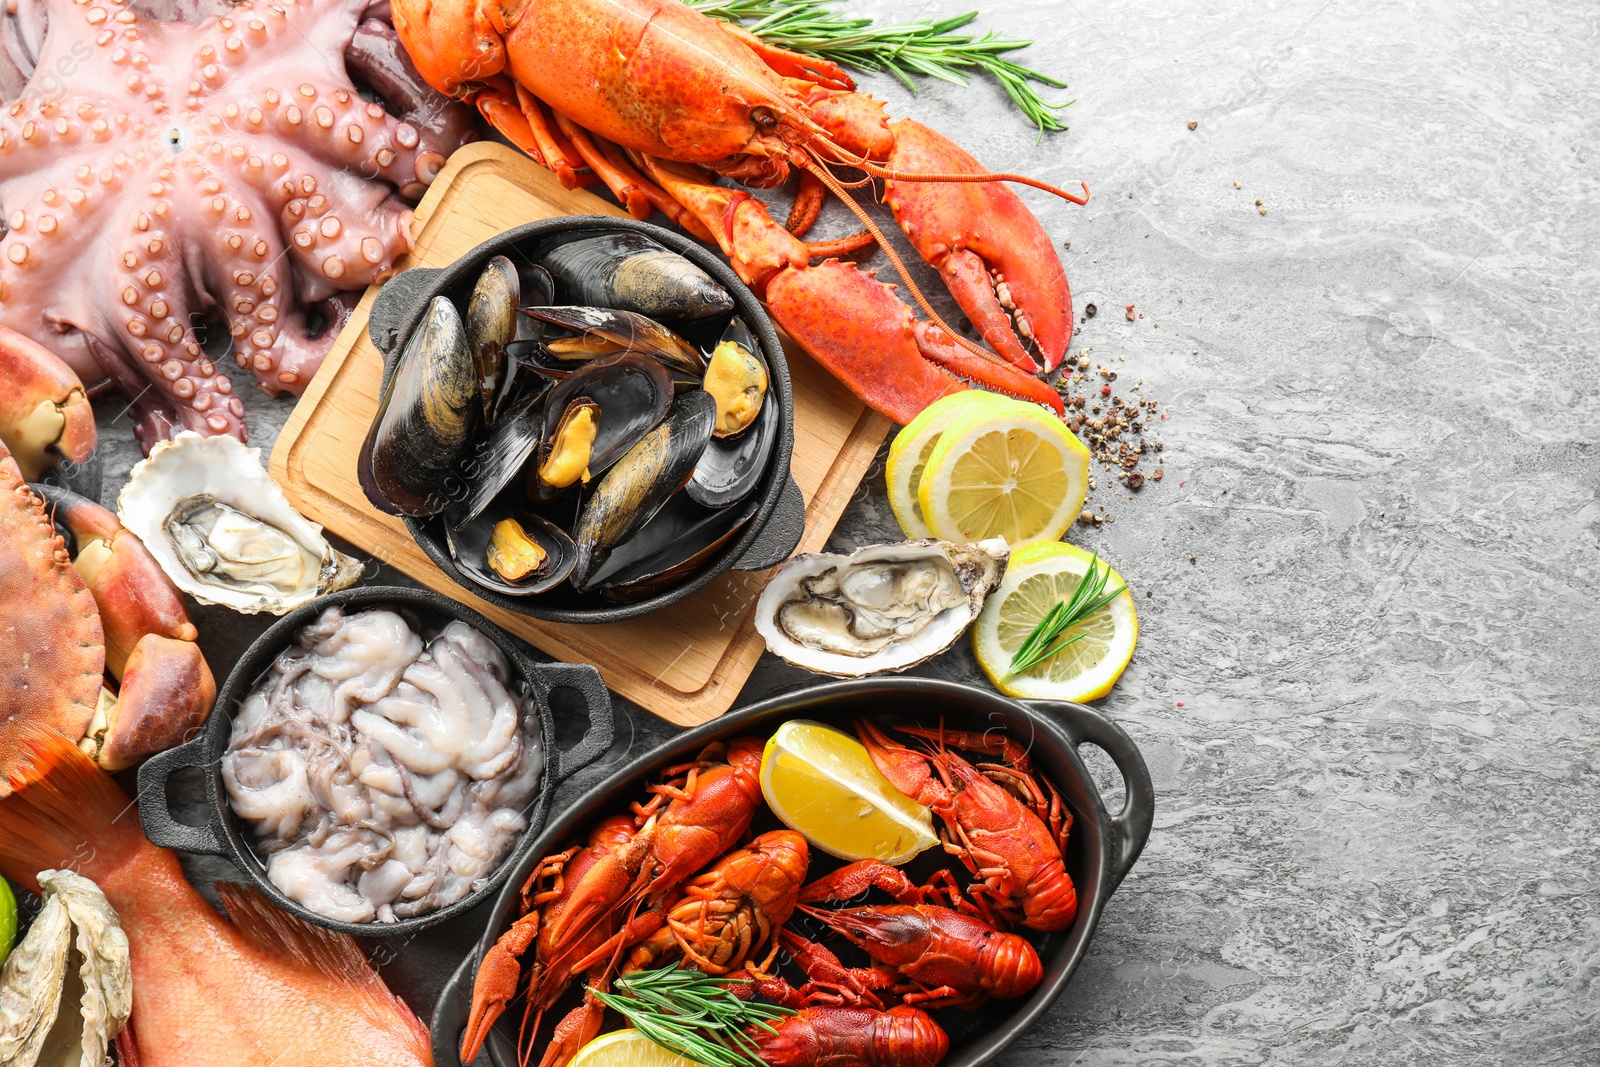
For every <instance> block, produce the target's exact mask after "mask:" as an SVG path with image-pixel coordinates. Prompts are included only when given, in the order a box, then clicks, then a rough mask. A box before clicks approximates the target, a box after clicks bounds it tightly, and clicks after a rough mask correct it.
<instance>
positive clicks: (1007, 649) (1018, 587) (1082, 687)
mask: <svg viewBox="0 0 1600 1067" xmlns="http://www.w3.org/2000/svg"><path fill="white" fill-rule="evenodd" d="M1091 559H1093V556H1092V555H1091V554H1090V553H1088V552H1085V551H1084V550H1083V549H1081V548H1079V547H1078V546H1077V545H1068V544H1063V543H1062V542H1059V541H1049V542H1045V543H1043V544H1037V545H1030V546H1029V547H1027V548H1024V549H1021V550H1020V551H1017V552H1013V553H1012V554H1011V560H1010V562H1009V563H1007V565H1006V574H1005V577H1004V578H1002V579H1001V580H1000V585H999V588H997V589H996V590H995V591H994V592H993V593H991V594H990V595H989V601H988V603H986V604H985V605H984V606H983V613H982V614H981V615H979V616H978V623H977V625H976V626H974V627H973V628H972V650H973V652H974V653H975V654H976V655H977V657H978V664H979V666H981V667H982V668H983V670H984V673H985V674H987V675H988V676H989V681H991V682H993V683H994V687H995V688H996V689H998V690H1000V692H1002V693H1004V694H1006V695H1007V696H1013V697H1032V698H1039V699H1047V700H1080V701H1082V700H1098V699H1099V698H1101V697H1103V696H1105V695H1106V694H1107V693H1109V692H1111V687H1112V686H1113V685H1114V684H1116V681H1117V678H1118V677H1120V676H1121V674H1122V670H1123V668H1124V667H1126V666H1127V665H1128V661H1129V660H1130V659H1132V658H1133V647H1134V645H1135V644H1136V643H1137V641H1138V639H1139V616H1138V615H1137V614H1136V613H1135V612H1134V608H1133V594H1132V593H1129V592H1127V591H1126V590H1127V583H1126V582H1124V581H1123V580H1122V576H1121V575H1120V574H1118V573H1117V572H1116V571H1112V572H1111V574H1110V575H1109V576H1108V577H1107V579H1106V590H1107V591H1110V590H1112V589H1115V588H1117V587H1118V586H1122V587H1123V590H1124V591H1123V593H1122V595H1121V596H1119V597H1117V598H1116V599H1115V600H1113V601H1111V603H1109V604H1107V605H1106V606H1105V608H1104V609H1102V610H1101V611H1097V612H1095V613H1094V614H1093V615H1091V616H1089V617H1088V618H1087V619H1085V620H1084V621H1083V622H1081V623H1079V624H1077V625H1076V626H1073V627H1070V628H1069V629H1068V630H1067V631H1066V632H1065V633H1063V634H1061V638H1066V637H1071V636H1072V635H1074V634H1076V633H1080V632H1081V633H1082V634H1083V637H1082V639H1081V640H1078V641H1074V642H1073V643H1072V644H1070V645H1068V646H1067V647H1066V648H1064V649H1062V650H1061V651H1060V652H1058V653H1056V654H1055V655H1054V656H1052V657H1050V658H1049V659H1047V660H1043V661H1041V662H1039V663H1036V664H1034V665H1033V666H1032V667H1030V668H1028V669H1027V670H1025V671H1023V672H1022V673H1021V674H1016V675H1010V676H1009V677H1008V676H1007V672H1008V671H1009V670H1010V669H1011V657H1012V656H1014V655H1015V654H1016V651H1017V649H1019V648H1021V647H1022V642H1023V641H1025V640H1027V637H1028V635H1029V634H1030V633H1032V632H1033V628H1034V627H1035V626H1037V625H1038V624H1039V620H1040V619H1042V618H1044V616H1045V613H1046V612H1048V611H1049V610H1050V609H1051V608H1053V607H1054V606H1055V605H1056V604H1058V603H1060V602H1061V601H1063V600H1066V599H1068V598H1069V597H1071V596H1072V591H1073V589H1074V588H1076V586H1077V584H1078V579H1080V578H1082V577H1083V575H1084V573H1085V572H1086V571H1087V570H1088V569H1089V561H1090V560H1091ZM1105 565H1106V564H1105V561H1104V560H1102V561H1101V566H1105ZM1058 640H1060V638H1058Z"/></svg>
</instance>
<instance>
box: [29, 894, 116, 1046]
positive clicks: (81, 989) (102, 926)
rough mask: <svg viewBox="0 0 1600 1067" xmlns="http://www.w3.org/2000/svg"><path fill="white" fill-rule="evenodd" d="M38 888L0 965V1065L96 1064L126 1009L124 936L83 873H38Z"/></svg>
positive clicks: (114, 913)
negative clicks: (28, 919)
mask: <svg viewBox="0 0 1600 1067" xmlns="http://www.w3.org/2000/svg"><path fill="white" fill-rule="evenodd" d="M39 892H40V895H41V896H43V897H44V907H43V908H42V909H40V911H39V915H38V918H36V919H34V921H33V926H32V927H30V928H29V930H28V936H27V937H25V938H23V939H22V944H20V945H18V946H17V948H16V951H15V952H13V953H12V954H11V955H10V956H9V957H8V958H7V959H6V965H5V968H4V969H3V970H0V1063H4V1064H6V1065H7V1067H34V1065H35V1064H37V1063H40V1062H41V1059H40V1057H41V1056H43V1057H45V1058H44V1060H43V1062H44V1063H49V1064H52V1065H53V1064H67V1063H75V1064H78V1067H100V1065H101V1064H102V1063H108V1062H110V1061H109V1060H108V1059H107V1056H106V1053H107V1052H108V1051H109V1048H110V1044H111V1041H112V1039H114V1038H115V1037H116V1036H117V1034H119V1033H121V1032H122V1027H123V1026H124V1024H126V1023H127V1021H128V1015H129V1013H130V1012H131V1011H132V1009H133V970H132V966H131V964H130V961H129V957H128V935H127V934H125V933H123V931H122V925H121V924H120V923H119V922H118V921H117V913H116V912H114V911H112V910H111V905H110V904H108V903H107V902H106V898H105V894H104V893H102V892H100V887H99V886H97V885H95V884H94V883H93V882H91V881H89V879H87V878H83V877H80V876H79V875H76V874H73V873H72V872H71V871H40V872H39ZM74 935H76V936H74ZM73 963H76V964H77V967H76V969H74V968H72V967H71V964H73ZM69 998H73V999H74V1000H75V1001H76V1002H75V1003H73V1002H69ZM80 1050H81V1051H80Z"/></svg>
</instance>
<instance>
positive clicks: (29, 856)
mask: <svg viewBox="0 0 1600 1067" xmlns="http://www.w3.org/2000/svg"><path fill="white" fill-rule="evenodd" d="M11 732H12V737H13V738H14V739H15V740H16V743H17V751H16V755H15V756H14V757H12V758H11V759H10V760H9V761H8V762H9V766H10V772H9V773H8V774H7V776H6V779H5V780H4V781H3V782H0V793H4V794H7V795H3V796H0V874H3V875H5V876H6V877H7V878H9V879H10V880H11V881H13V882H16V883H18V884H19V885H22V886H24V887H25V888H27V889H28V890H29V891H30V892H35V893H37V892H38V891H39V883H38V882H37V881H36V880H35V875H37V874H38V873H39V872H40V871H47V870H50V869H51V868H60V869H63V870H69V871H74V872H76V873H78V874H81V875H83V876H84V877H85V878H88V879H90V880H91V881H94V882H102V881H104V880H105V876H106V874H107V873H108V872H111V871H114V870H116V869H117V868H118V867H120V866H121V865H122V864H123V863H125V862H127V861H128V860H129V859H131V858H133V856H135V855H136V854H138V853H139V852H140V851H141V850H143V849H147V848H150V847H151V846H150V845H149V844H148V843H147V842H146V841H145V839H144V834H143V832H142V831H141V830H140V829H139V816H138V812H137V811H136V810H135V808H134V806H133V802H132V801H131V800H129V799H128V794H126V793H124V792H123V791H122V789H121V788H120V787H119V786H118V785H117V783H116V782H115V781H113V780H112V779H111V776H110V775H108V774H106V773H105V772H104V771H102V770H101V769H100V768H99V767H96V766H95V764H94V761H93V760H91V759H90V758H89V757H88V756H86V755H84V754H83V752H81V751H80V750H79V749H78V746H77V745H75V744H73V743H72V742H71V741H69V740H67V739H66V738H65V737H62V736H61V735H60V734H59V733H56V732H55V731H54V730H51V729H49V728H48V727H43V726H39V725H37V724H35V723H15V724H13V725H12V726H11Z"/></svg>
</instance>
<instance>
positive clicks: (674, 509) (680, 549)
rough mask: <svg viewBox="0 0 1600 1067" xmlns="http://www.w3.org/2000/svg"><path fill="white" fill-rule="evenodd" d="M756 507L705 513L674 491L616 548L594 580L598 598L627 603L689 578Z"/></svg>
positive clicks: (736, 534)
mask: <svg viewBox="0 0 1600 1067" xmlns="http://www.w3.org/2000/svg"><path fill="white" fill-rule="evenodd" d="M756 510H757V509H756V505H755V504H754V503H753V502H747V503H746V504H744V505H743V506H741V507H737V508H728V509H725V510H722V511H707V510H706V509H704V508H701V507H699V506H698V505H696V504H695V503H694V502H693V501H691V500H690V499H689V498H688V496H687V495H685V494H683V493H679V494H678V495H677V496H674V497H673V498H672V499H671V500H669V501H667V503H666V504H665V505H663V506H662V508H661V510H660V511H658V512H656V515H655V518H653V519H651V520H650V521H649V522H647V523H645V524H644V527H643V528H642V529H641V530H640V531H639V532H638V533H637V534H635V535H634V536H633V537H632V538H631V539H629V540H628V541H627V542H626V543H624V544H622V545H619V546H617V549H616V551H614V552H613V553H612V554H611V558H610V559H609V560H607V562H606V565H605V568H604V569H603V570H602V571H601V572H600V573H599V574H597V575H596V576H595V579H594V583H593V584H594V585H595V587H596V588H598V589H599V590H600V595H601V596H603V597H605V598H606V599H607V600H611V601H615V602H617V603H632V602H633V601H635V600H643V599H644V598H645V597H648V596H653V595H655V594H656V593H659V592H662V591H663V590H665V589H669V588H671V587H672V586H674V585H677V584H678V583H679V582H681V581H683V580H684V579H685V578H688V577H689V576H691V575H692V574H694V573H695V572H696V571H698V570H699V569H700V568H701V567H703V566H705V565H706V564H707V563H709V562H710V561H711V560H712V558H713V557H715V556H716V554H717V553H718V552H720V551H722V549H723V548H724V547H725V546H726V545H728V544H729V543H730V542H731V541H732V540H733V539H734V538H735V537H737V536H738V534H739V531H740V530H742V529H744V526H745V523H747V522H749V521H750V519H751V517H752V516H754V515H755V513H756Z"/></svg>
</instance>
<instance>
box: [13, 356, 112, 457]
mask: <svg viewBox="0 0 1600 1067" xmlns="http://www.w3.org/2000/svg"><path fill="white" fill-rule="evenodd" d="M0 382H4V383H5V388H3V389H0V442H4V443H5V445H6V446H7V447H8V448H9V449H10V451H11V458H12V459H14V460H15V461H16V463H17V466H18V467H19V468H21V471H22V476H23V477H24V478H26V479H28V480H29V481H34V480H36V479H37V478H39V477H40V476H41V475H43V474H44V473H45V472H46V471H48V470H50V469H52V468H54V467H57V466H59V465H60V464H61V463H63V462H68V463H86V462H88V459H89V456H90V454H91V453H93V452H94V446H95V440H96V433H95V428H94V410H93V409H92V408H90V406H89V398H88V395H87V394H86V393H85V392H84V389H83V382H81V381H80V380H79V379H78V376H77V375H76V374H74V373H73V371H72V368H71V367H69V366H67V364H66V363H65V362H64V361H63V360H62V359H61V357H59V356H57V355H56V354H55V353H54V352H52V351H50V350H49V349H48V348H45V347H44V346H43V345H41V344H39V343H38V342H37V341H33V340H30V339H29V338H27V337H25V336H23V335H22V334H20V333H18V332H17V331H15V330H11V329H7V328H6V327H4V326H0Z"/></svg>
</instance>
